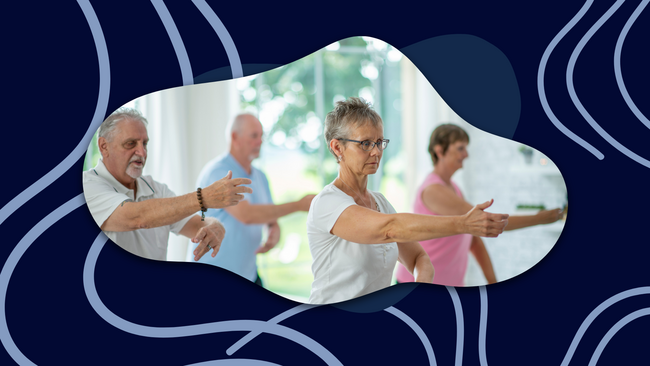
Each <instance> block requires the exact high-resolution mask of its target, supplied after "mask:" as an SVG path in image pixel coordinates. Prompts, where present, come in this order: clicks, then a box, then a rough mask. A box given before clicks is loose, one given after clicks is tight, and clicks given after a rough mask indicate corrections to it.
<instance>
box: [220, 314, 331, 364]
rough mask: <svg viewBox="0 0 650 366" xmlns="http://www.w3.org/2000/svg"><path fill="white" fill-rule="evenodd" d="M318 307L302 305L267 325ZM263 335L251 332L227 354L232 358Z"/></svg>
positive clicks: (270, 320) (275, 318)
mask: <svg viewBox="0 0 650 366" xmlns="http://www.w3.org/2000/svg"><path fill="white" fill-rule="evenodd" d="M317 306H318V305H311V304H300V305H298V306H296V307H294V308H291V309H289V310H287V311H285V312H284V313H281V314H278V315H276V316H275V317H273V318H271V319H269V320H268V321H267V323H270V324H278V323H279V322H281V321H283V320H285V319H288V318H289V317H292V316H294V315H296V314H299V313H302V312H303V311H306V310H309V309H313V308H315V307H317ZM260 334H262V332H261V331H255V332H250V333H248V334H246V335H245V336H244V337H242V338H241V339H240V340H238V341H237V342H236V343H235V344H233V345H232V346H230V348H228V349H227V350H226V354H227V355H228V356H232V354H233V353H235V352H237V351H238V350H239V349H240V348H242V347H243V346H244V345H246V344H247V343H248V342H250V341H252V340H253V339H254V338H255V337H257V336H258V335H260Z"/></svg>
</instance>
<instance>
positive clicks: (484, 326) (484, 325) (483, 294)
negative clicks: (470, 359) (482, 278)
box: [478, 286, 488, 366]
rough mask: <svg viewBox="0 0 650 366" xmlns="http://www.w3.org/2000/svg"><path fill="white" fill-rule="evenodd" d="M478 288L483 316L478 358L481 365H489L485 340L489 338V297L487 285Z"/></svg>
mask: <svg viewBox="0 0 650 366" xmlns="http://www.w3.org/2000/svg"><path fill="white" fill-rule="evenodd" d="M478 290H479V293H480V295H481V318H480V320H479V328H478V358H479V362H480V363H481V366H487V364H488V363H487V353H486V349H485V348H486V347H485V343H486V342H485V340H486V338H487V315H488V298H487V290H486V289H485V286H479V287H478Z"/></svg>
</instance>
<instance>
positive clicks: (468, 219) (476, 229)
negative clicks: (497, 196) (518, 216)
mask: <svg viewBox="0 0 650 366" xmlns="http://www.w3.org/2000/svg"><path fill="white" fill-rule="evenodd" d="M493 202H494V200H490V201H487V202H485V203H482V204H480V205H476V206H474V207H473V208H472V209H471V210H470V211H469V212H468V213H466V214H465V215H463V216H464V220H463V222H464V225H465V232H466V233H468V234H472V235H475V236H486V237H492V238H495V237H497V236H499V234H501V233H502V232H503V229H504V228H505V227H506V225H508V217H509V215H507V214H493V213H489V212H485V211H484V210H485V209H486V208H488V207H490V206H492V203H493Z"/></svg>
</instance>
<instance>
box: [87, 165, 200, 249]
mask: <svg viewBox="0 0 650 366" xmlns="http://www.w3.org/2000/svg"><path fill="white" fill-rule="evenodd" d="M136 184H137V187H138V188H137V195H138V196H137V197H133V190H132V189H128V188H126V187H125V186H123V185H122V184H121V183H120V182H118V181H117V179H115V178H114V177H113V175H111V173H110V172H109V171H108V169H106V166H105V165H104V162H103V161H102V160H101V159H100V160H99V162H98V163H97V166H96V167H94V168H93V169H90V170H87V171H85V172H83V188H84V196H85V197H86V204H87V205H88V209H90V214H91V215H92V216H93V219H95V222H96V223H97V225H98V226H99V227H101V226H102V225H103V224H104V221H106V220H107V219H108V218H109V217H110V216H111V214H113V211H115V209H116V208H117V207H118V206H119V205H121V204H122V202H124V201H125V200H127V199H131V200H133V201H135V202H140V201H145V200H148V199H152V198H167V197H176V194H174V192H172V191H171V190H170V189H169V188H168V187H167V185H166V184H162V183H158V182H156V181H155V180H153V179H152V178H151V176H148V175H146V176H141V177H140V178H138V179H137V180H136ZM191 217H192V216H191V215H190V216H188V217H186V218H184V219H182V220H180V221H178V222H176V223H174V224H171V225H165V226H160V227H156V228H152V229H139V230H133V231H125V232H115V231H104V233H105V234H106V236H108V238H109V239H111V240H112V241H113V242H115V243H117V244H118V245H119V246H121V247H122V248H124V249H126V250H128V251H129V252H131V253H133V254H136V255H139V256H141V257H144V258H149V259H156V260H166V259H167V241H168V239H169V232H170V231H171V232H173V233H174V234H178V232H180V231H181V229H183V226H185V224H186V223H187V221H188V220H189V219H190V218H191Z"/></svg>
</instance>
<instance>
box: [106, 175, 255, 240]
mask: <svg viewBox="0 0 650 366" xmlns="http://www.w3.org/2000/svg"><path fill="white" fill-rule="evenodd" d="M231 177H232V172H228V174H227V175H226V176H225V177H224V178H222V179H220V180H218V181H216V182H214V183H213V184H211V185H210V186H208V187H205V188H203V189H202V197H203V205H204V206H205V207H206V208H223V207H227V206H232V205H236V204H237V203H238V202H239V201H240V200H241V199H242V198H244V196H243V195H242V193H245V192H248V193H251V192H252V191H253V190H252V189H251V188H250V187H245V186H242V184H250V183H251V180H250V179H245V178H237V179H231ZM200 209H201V206H200V204H199V201H198V199H197V195H196V192H192V193H188V194H185V195H182V196H177V197H170V198H154V199H150V200H146V201H142V202H132V201H128V200H127V201H125V202H123V203H122V204H121V205H120V206H118V207H117V208H116V209H115V211H113V213H112V214H111V216H109V217H108V219H106V221H104V223H103V224H102V226H101V229H102V230H104V231H133V230H138V229H149V228H154V227H160V226H165V225H170V224H173V223H175V222H178V221H180V220H182V219H184V218H186V217H188V216H190V215H192V214H194V213H196V212H197V211H200Z"/></svg>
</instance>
